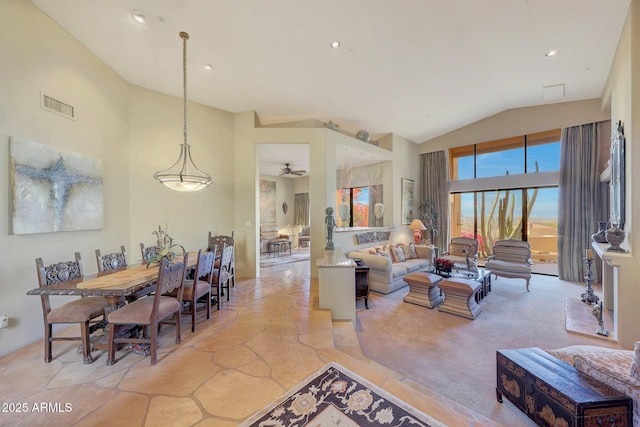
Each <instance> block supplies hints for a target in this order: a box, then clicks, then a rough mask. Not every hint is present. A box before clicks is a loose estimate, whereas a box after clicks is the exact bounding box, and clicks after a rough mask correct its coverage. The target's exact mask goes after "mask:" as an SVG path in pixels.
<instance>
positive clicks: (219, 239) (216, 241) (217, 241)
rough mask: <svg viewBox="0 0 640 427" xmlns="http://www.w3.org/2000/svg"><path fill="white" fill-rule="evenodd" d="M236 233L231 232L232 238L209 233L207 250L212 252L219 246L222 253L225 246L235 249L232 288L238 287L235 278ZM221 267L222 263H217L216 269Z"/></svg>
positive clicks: (232, 259)
mask: <svg viewBox="0 0 640 427" xmlns="http://www.w3.org/2000/svg"><path fill="white" fill-rule="evenodd" d="M235 240H236V238H235V231H233V230H232V231H231V236H224V235H218V236H212V235H211V232H209V239H208V244H207V248H208V249H209V250H212V249H213V247H215V246H218V248H219V250H220V251H222V247H223V246H224V245H227V246H233V247H234V251H233V255H232V256H231V270H230V271H231V286H234V287H235V286H236V278H235V271H236V251H235ZM219 267H220V262H219V261H216V268H219Z"/></svg>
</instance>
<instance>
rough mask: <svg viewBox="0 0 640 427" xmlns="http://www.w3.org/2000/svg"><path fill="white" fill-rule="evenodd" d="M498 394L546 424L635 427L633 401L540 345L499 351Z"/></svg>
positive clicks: (499, 399) (577, 426) (571, 426)
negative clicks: (633, 425)
mask: <svg viewBox="0 0 640 427" xmlns="http://www.w3.org/2000/svg"><path fill="white" fill-rule="evenodd" d="M496 359H497V386H496V396H497V398H498V401H499V402H502V396H504V397H506V398H507V399H509V400H510V401H511V402H512V403H513V404H514V405H516V406H517V407H518V408H519V409H520V410H522V411H523V412H524V413H525V414H527V416H528V417H529V418H531V419H532V420H533V421H535V422H536V423H537V424H538V425H541V426H552V427H607V426H609V427H614V426H615V427H631V426H632V400H631V399H630V398H629V397H627V396H625V395H623V394H621V393H620V392H618V391H616V390H614V389H612V388H611V387H609V386H607V385H605V384H602V383H600V382H598V381H596V380H594V379H592V378H591V377H589V376H587V375H584V374H582V373H580V372H578V371H577V370H576V369H575V368H574V367H573V366H571V365H569V364H568V363H566V362H563V361H561V360H559V359H556V358H555V357H553V356H551V355H550V354H549V353H547V352H545V351H542V350H541V349H539V348H535V347H534V348H520V349H511V350H498V351H497V352H496Z"/></svg>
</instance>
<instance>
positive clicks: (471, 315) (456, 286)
mask: <svg viewBox="0 0 640 427" xmlns="http://www.w3.org/2000/svg"><path fill="white" fill-rule="evenodd" d="M405 280H406V279H405ZM439 286H440V289H441V290H442V292H444V303H443V304H442V305H441V306H440V307H438V311H443V312H445V313H451V314H455V315H458V316H462V317H466V318H467V319H471V320H473V319H475V318H476V317H478V314H480V312H481V311H482V307H480V306H479V305H478V303H477V302H476V298H475V295H476V294H477V293H478V292H479V291H480V290H481V289H482V283H481V282H478V281H476V280H470V279H462V278H459V277H449V278H448V279H444V280H442V282H440V284H439Z"/></svg>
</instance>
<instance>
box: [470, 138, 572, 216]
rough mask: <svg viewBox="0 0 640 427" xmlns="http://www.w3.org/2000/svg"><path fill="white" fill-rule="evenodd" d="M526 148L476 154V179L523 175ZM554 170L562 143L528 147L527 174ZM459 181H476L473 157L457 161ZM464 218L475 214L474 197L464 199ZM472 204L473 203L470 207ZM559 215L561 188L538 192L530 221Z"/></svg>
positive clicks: (558, 167) (557, 163)
mask: <svg viewBox="0 0 640 427" xmlns="http://www.w3.org/2000/svg"><path fill="white" fill-rule="evenodd" d="M524 157H525V156H524V148H519V149H514V150H506V151H498V152H494V153H486V154H478V155H477V162H476V164H477V171H476V173H477V177H478V178H483V177H488V176H501V175H505V174H506V173H507V171H509V174H522V173H524V172H525V169H524ZM536 161H537V162H538V171H540V172H546V171H554V170H559V169H560V142H559V141H558V142H556V143H552V144H541V145H535V146H531V147H528V148H527V172H528V173H531V172H534V171H535V170H536V168H535V162H536ZM458 178H459V179H471V178H473V157H463V158H460V159H459V160H458ZM462 200H463V207H462V210H463V215H465V216H467V215H468V213H471V212H473V198H472V197H463V199H462ZM469 203H470V204H469ZM557 212H558V189H557V188H545V189H540V190H539V191H538V196H537V198H536V202H535V204H534V207H533V212H532V215H531V218H530V219H541V218H556V217H557Z"/></svg>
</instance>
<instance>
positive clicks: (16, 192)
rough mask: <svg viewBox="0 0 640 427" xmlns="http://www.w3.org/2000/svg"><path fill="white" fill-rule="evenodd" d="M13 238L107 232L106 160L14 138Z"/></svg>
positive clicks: (12, 147) (12, 162)
mask: <svg viewBox="0 0 640 427" xmlns="http://www.w3.org/2000/svg"><path fill="white" fill-rule="evenodd" d="M10 148H11V181H12V183H13V187H12V190H13V233H14V234H31V233H49V232H58V231H73V230H93V229H99V228H102V224H103V202H102V161H101V160H99V159H93V158H90V157H87V156H84V155H81V154H77V153H71V152H67V151H62V150H59V149H57V148H54V147H51V146H48V145H44V144H38V143H36V142H32V141H27V140H22V139H18V138H14V137H12V138H11V140H10Z"/></svg>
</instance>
